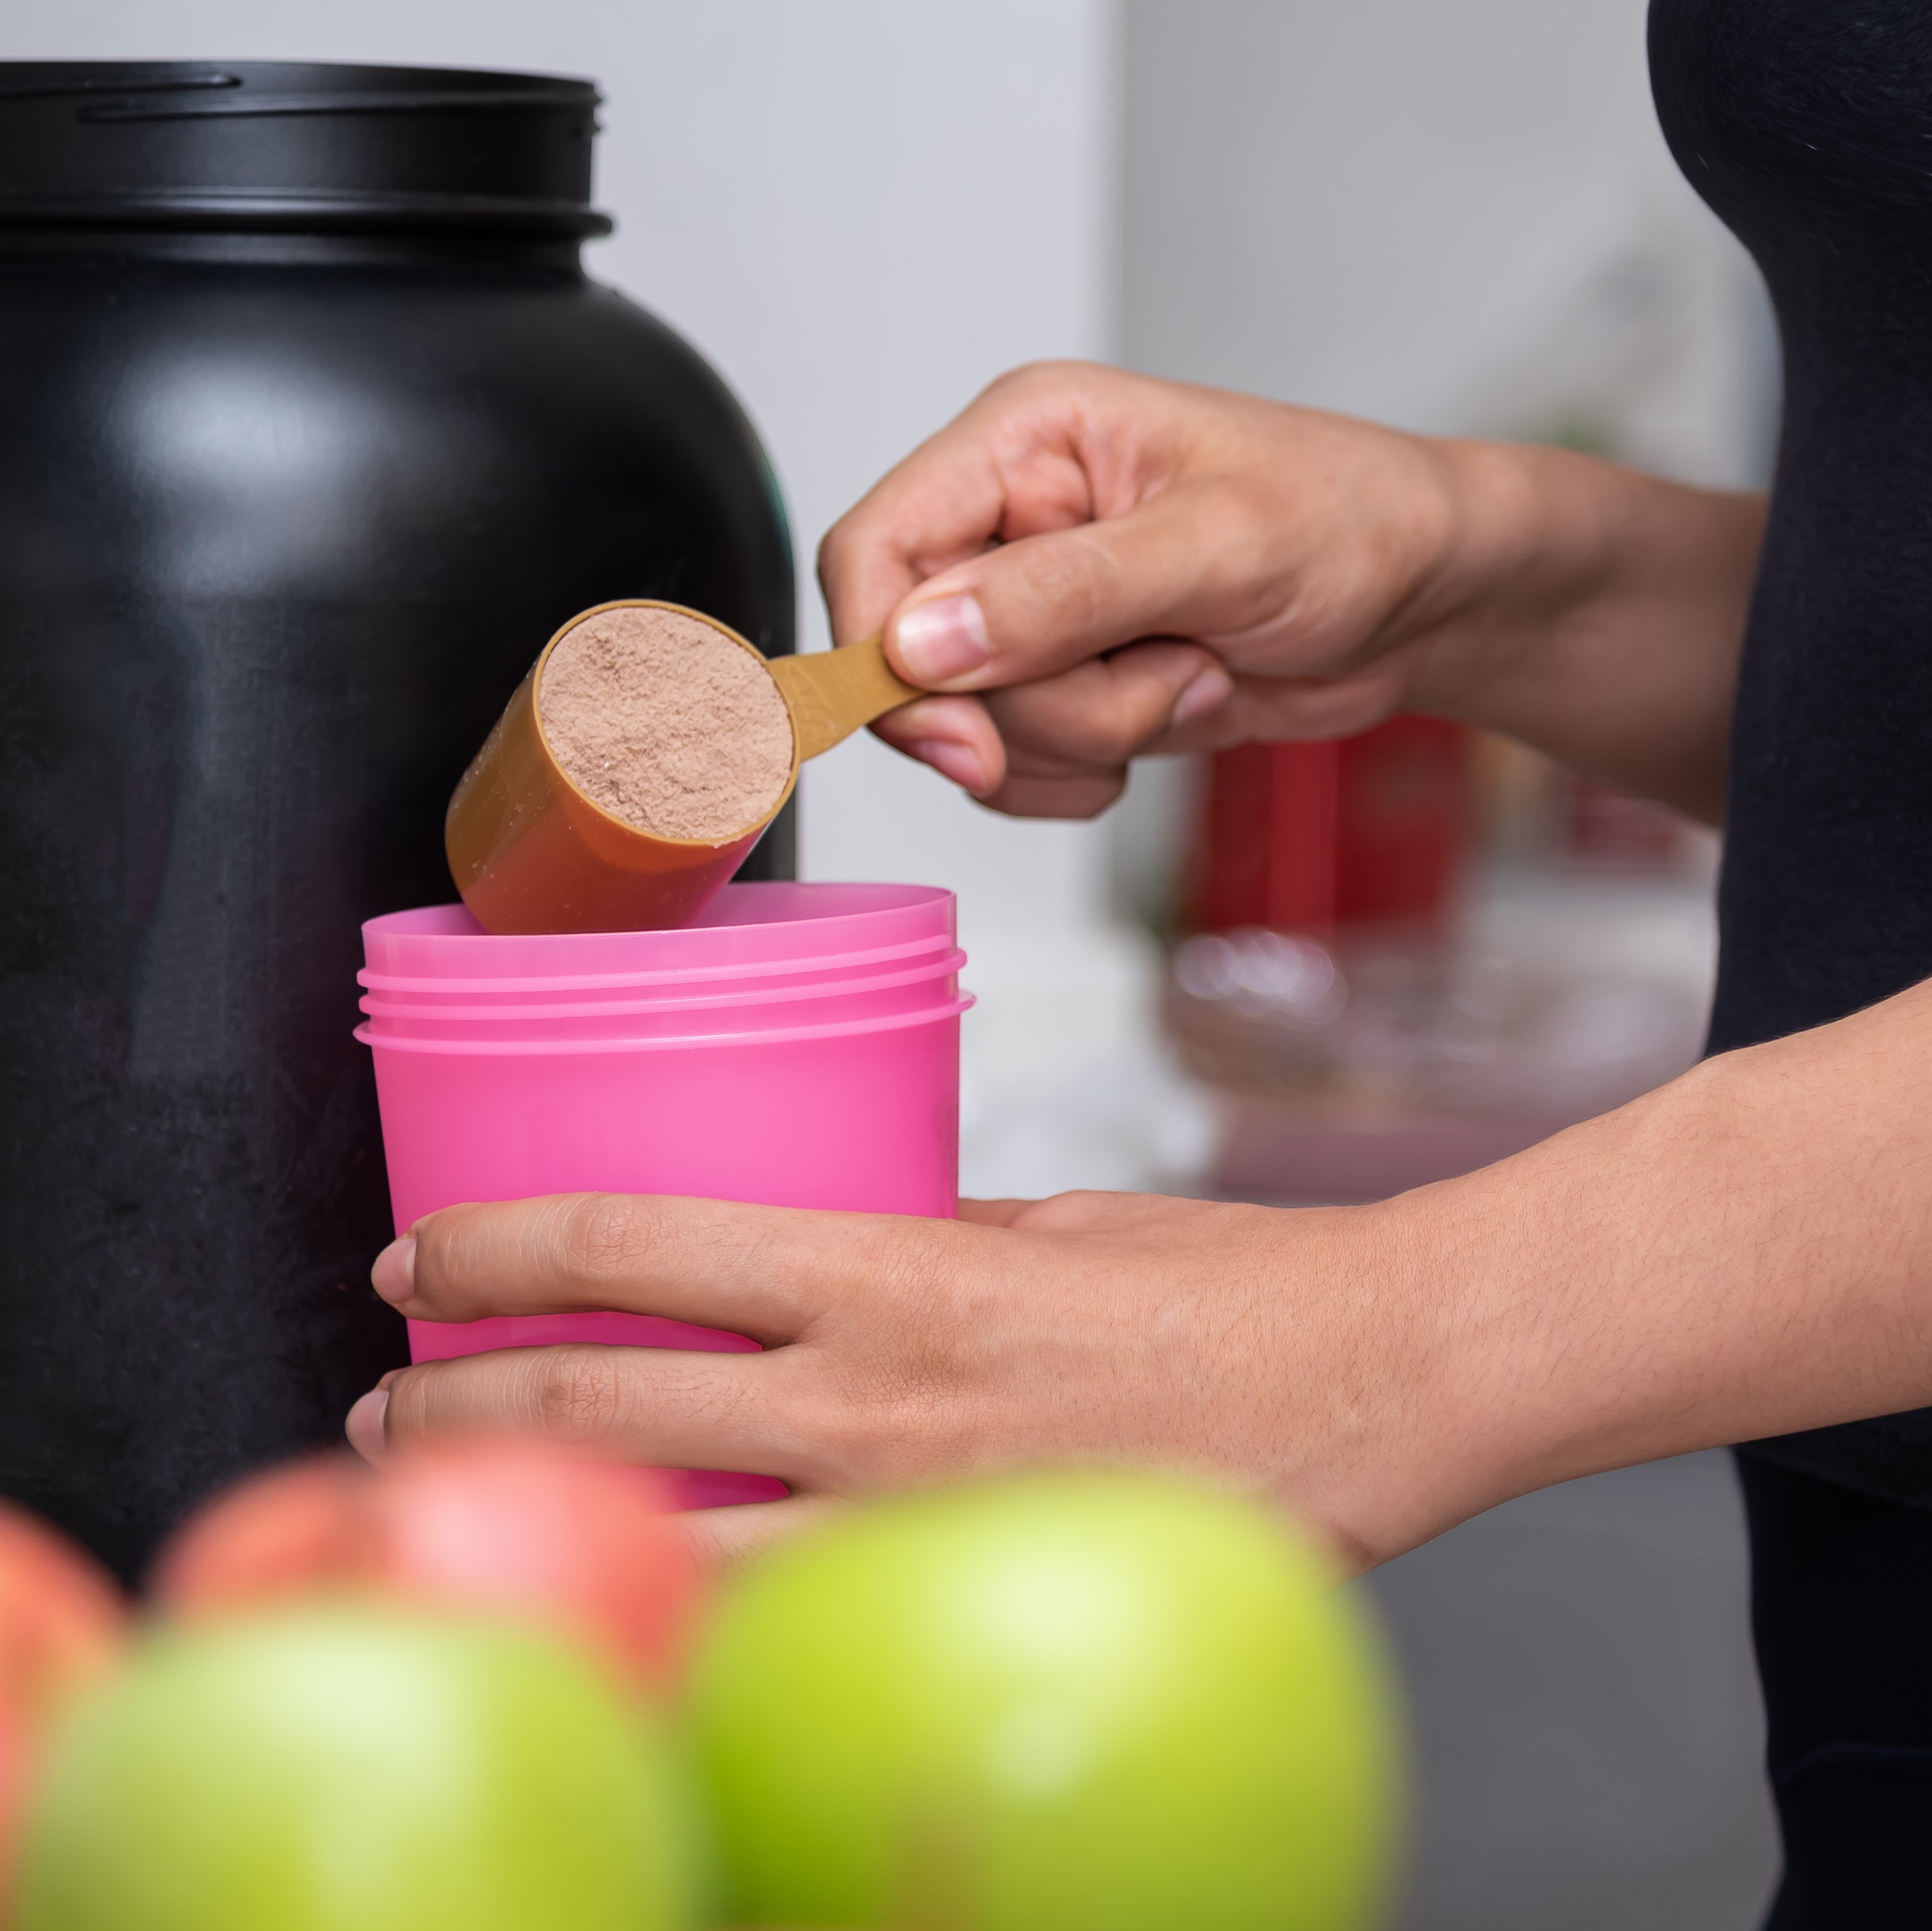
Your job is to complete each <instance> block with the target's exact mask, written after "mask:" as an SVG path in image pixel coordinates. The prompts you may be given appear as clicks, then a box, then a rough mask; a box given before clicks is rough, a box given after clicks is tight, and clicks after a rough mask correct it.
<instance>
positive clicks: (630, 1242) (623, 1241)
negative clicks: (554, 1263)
mask: <svg viewBox="0 0 1932 1931" xmlns="http://www.w3.org/2000/svg"><path fill="white" fill-rule="evenodd" d="M653 1231H654V1228H653V1216H652V1212H651V1210H650V1207H649V1204H648V1203H647V1202H646V1201H643V1200H641V1199H640V1198H637V1195H634V1194H614V1193H607V1194H583V1195H579V1196H578V1197H577V1198H576V1199H574V1200H573V1201H571V1202H570V1204H569V1205H568V1207H567V1208H566V1209H565V1212H564V1216H563V1222H562V1228H560V1230H559V1247H560V1249H561V1252H562V1260H563V1264H564V1266H565V1269H566V1270H567V1271H568V1273H569V1274H570V1276H571V1277H572V1278H573V1279H585V1280H590V1281H612V1280H621V1279H625V1277H627V1276H628V1275H630V1274H631V1273H633V1272H634V1271H635V1270H636V1269H637V1267H639V1266H640V1264H642V1263H643V1261H644V1260H645V1258H646V1255H648V1254H649V1250H650V1247H651V1244H652V1234H653Z"/></svg>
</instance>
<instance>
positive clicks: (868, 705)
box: [771, 636, 926, 758]
mask: <svg viewBox="0 0 1932 1931" xmlns="http://www.w3.org/2000/svg"><path fill="white" fill-rule="evenodd" d="M771 673H772V677H773V678H774V679H775V680H776V681H777V683H778V691H779V694H781V696H782V697H784V700H785V705H786V708H787V709H789V710H790V712H791V718H792V727H793V730H796V733H798V754H799V757H800V758H807V757H817V755H818V754H819V753H820V751H829V750H830V749H831V748H832V746H833V745H835V744H838V743H840V742H842V741H843V740H844V739H847V738H848V737H850V736H851V735H852V733H853V732H854V731H856V730H858V728H859V726H860V725H862V724H870V723H871V721H872V720H873V719H874V718H881V717H883V716H884V715H885V714H886V712H888V711H895V710H897V709H898V707H899V706H901V704H906V703H910V702H911V701H912V700H913V698H915V697H924V696H925V695H926V693H925V692H924V691H922V690H920V689H919V687H918V686H917V685H916V684H908V683H907V682H905V680H904V679H903V678H901V677H900V676H898V675H897V674H896V673H895V672H894V671H893V670H892V667H890V666H889V664H887V663H886V640H885V639H884V637H883V636H878V637H861V638H860V639H859V641H858V642H857V643H846V644H841V645H840V646H839V647H838V649H836V650H815V651H813V652H810V653H809V654H808V655H805V656H802V657H775V658H772V660H771Z"/></svg>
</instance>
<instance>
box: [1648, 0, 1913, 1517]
mask: <svg viewBox="0 0 1932 1931" xmlns="http://www.w3.org/2000/svg"><path fill="white" fill-rule="evenodd" d="M1650 59H1651V80H1652V87H1653V88H1654V89H1655V94H1656V97H1657V108H1658V116H1659V118H1660V119H1661V121H1662V122H1663V124H1664V133H1665V136H1666V137H1667V139H1669V141H1670V145H1671V149H1672V151H1673V153H1674V154H1676V157H1677V160H1678V162H1679V165H1680V166H1682V168H1683V169H1684V171H1685V173H1686V174H1687V175H1688V176H1689V177H1690V178H1691V182H1692V184H1694V186H1695V187H1696V188H1697V190H1698V192H1699V193H1700V194H1702V195H1703V197H1704V198H1705V199H1706V201H1708V202H1709V203H1710V204H1711V205H1712V207H1713V208H1715V209H1716V211H1718V214H1720V215H1721V217H1723V218H1724V220H1725V221H1726V222H1727V223H1729V224H1730V226H1731V227H1732V228H1733V229H1735V230H1736V232H1737V234H1738V235H1739V238H1741V239H1742V241H1744V243H1745V245H1746V246H1747V247H1748V248H1749V249H1750V250H1751V253H1752V254H1753V255H1754V256H1756V257H1757V262H1758V265H1759V267H1760V268H1762V269H1763V271H1764V276H1765V279H1766V282H1767V283H1769V286H1770V289H1771V294H1772V301H1773V303H1774V304H1775V307H1776V309H1777V311H1778V327H1779V331H1780V333H1781V336H1782V338H1783V341H1784V429H1783V433H1782V436H1781V441H1780V444H1779V448H1778V470H1777V477H1776V480H1775V484H1774V486H1773V489H1772V505H1771V520H1770V526H1769V529H1768V531H1767V532H1766V538H1765V547H1764V555H1763V560H1762V561H1761V562H1760V565H1759V569H1758V579H1757V589H1756V592H1755V595H1754V598H1753V601H1752V605H1751V622H1750V627H1749V629H1748V631H1747V633H1746V637H1745V654H1744V665H1743V670H1742V676H1741V677H1740V679H1739V686H1738V701H1737V711H1736V716H1735V718H1734V719H1733V725H1732V735H1731V775H1730V807H1729V811H1728V814H1727V823H1726V829H1725V844H1724V877H1723V882H1722V885H1721V888H1720V892H1719V899H1718V909H1719V918H1720V924H1721V932H1722V951H1721V962H1720V965H1719V970H1718V997H1717V1006H1716V1009H1715V1013H1714V1014H1713V1016H1712V1027H1711V1046H1712V1050H1713V1051H1722V1050H1724V1048H1728V1047H1732V1046H1742V1045H1750V1044H1751V1043H1753V1042H1756V1041H1758V1040H1761V1039H1775V1038H1777V1037H1778V1036H1780V1035H1781V1034H1783V1033H1791V1032H1795V1031H1796V1030H1799V1028H1800V1027H1806V1026H1815V1025H1818V1024H1821V1023H1823V1021H1826V1020H1831V1019H1837V1018H1842V1017H1843V1016H1844V1015H1846V1014H1847V1013H1849V1012H1855V1011H1857V1010H1858V1009H1859V1008H1860V1007H1861V1006H1867V1005H1869V1004H1870V1003H1872V1002H1873V1000H1879V999H1883V998H1885V997H1887V996H1888V994H1892V993H1894V992H1897V991H1902V990H1903V988H1905V987H1906V986H1909V985H1912V984H1913V983H1915V982H1916V981H1918V980H1919V979H1925V978H1927V977H1932V0H1652V7H1651V13H1650ZM1757 1450H1758V1452H1760V1453H1765V1454H1768V1455H1769V1456H1772V1457H1773V1458H1774V1459H1777V1460H1778V1461H1781V1462H1787V1463H1788V1464H1790V1465H1795V1466H1797V1467H1799V1468H1805V1469H1808V1470H1809V1471H1811V1472H1813V1473H1814V1474H1823V1475H1827V1476H1829V1477H1832V1478H1833V1479H1835V1480H1838V1481H1840V1482H1842V1483H1849V1485H1851V1486H1854V1487H1857V1488H1861V1489H1867V1490H1869V1491H1870V1492H1873V1493H1875V1494H1878V1495H1886V1496H1889V1497H1891V1498H1894V1499H1896V1500H1900V1501H1912V1502H1915V1503H1919V1504H1924V1505H1925V1506H1927V1507H1932V1410H1925V1409H1921V1410H1919V1411H1916V1412H1915V1413H1913V1414H1906V1415H1898V1416H1893V1417H1888V1418H1887V1419H1885V1420H1882V1421H1874V1422H1860V1423H1855V1424H1852V1426H1848V1427H1844V1428H1833V1429H1819V1430H1817V1431H1814V1432H1812V1433H1810V1434H1807V1435H1787V1436H1785V1437H1783V1438H1781V1439H1779V1440H1778V1441H1775V1442H1771V1443H1764V1444H1757Z"/></svg>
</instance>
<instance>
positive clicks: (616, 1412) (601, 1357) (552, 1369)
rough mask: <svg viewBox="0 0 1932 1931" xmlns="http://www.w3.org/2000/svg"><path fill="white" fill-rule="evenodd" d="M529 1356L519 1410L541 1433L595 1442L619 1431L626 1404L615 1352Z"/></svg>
mask: <svg viewBox="0 0 1932 1931" xmlns="http://www.w3.org/2000/svg"><path fill="white" fill-rule="evenodd" d="M528 1354H529V1357H530V1358H529V1361H528V1362H527V1363H526V1364H525V1365H524V1372H525V1374H526V1376H527V1378H528V1387H527V1390H526V1402H525V1403H524V1404H523V1405H524V1406H525V1407H526V1408H527V1410H528V1411H529V1417H530V1419H531V1420H532V1422H534V1423H535V1425H536V1426H537V1427H538V1429H540V1430H541V1432H543V1433H544V1434H546V1435H558V1436H561V1437H562V1438H565V1439H566V1440H569V1441H593V1440H595V1439H597V1438H600V1437H602V1436H604V1435H610V1434H612V1433H613V1432H616V1431H618V1430H619V1429H621V1427H622V1424H623V1422H624V1420H625V1415H626V1413H627V1412H628V1401H627V1399H626V1396H625V1384H624V1376H623V1373H622V1360H621V1358H620V1354H619V1351H617V1350H616V1349H612V1348H592V1347H588V1346H584V1347H562V1348H531V1349H529V1351H528Z"/></svg>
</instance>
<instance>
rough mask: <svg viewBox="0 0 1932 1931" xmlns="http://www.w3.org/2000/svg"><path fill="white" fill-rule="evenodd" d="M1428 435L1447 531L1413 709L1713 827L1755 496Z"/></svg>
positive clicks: (1757, 523)
mask: <svg viewBox="0 0 1932 1931" xmlns="http://www.w3.org/2000/svg"><path fill="white" fill-rule="evenodd" d="M1436 447H1437V448H1438V449H1439V451H1440V452H1441V454H1442V460H1444V462H1445V463H1446V464H1447V465H1448V467H1449V469H1450V471H1451V475H1452V476H1453V477H1454V490H1453V499H1454V502H1455V503H1456V505H1457V527H1456V530H1455V535H1454V542H1453V544H1452V545H1451V550H1450V554H1451V558H1452V559H1453V561H1452V562H1451V565H1450V569H1449V576H1450V585H1449V587H1448V590H1447V592H1446V594H1445V596H1444V604H1445V609H1446V614H1445V617H1444V619H1443V620H1442V622H1440V623H1439V625H1438V626H1437V627H1436V628H1435V629H1434V631H1433V632H1432V633H1431V634H1430V636H1429V637H1428V639H1427V641H1426V643H1424V646H1423V647H1422V650H1421V655H1420V660H1419V662H1418V670H1417V675H1416V679H1415V687H1414V688H1415V695H1416V697H1417V698H1418V700H1419V703H1420V704H1421V707H1423V708H1425V709H1430V710H1433V711H1436V712H1440V713H1442V714H1444V715H1451V716H1456V717H1460V718H1464V719H1466V721H1469V722H1470V723H1472V724H1478V725H1481V727H1484V729H1486V730H1494V731H1498V732H1500V733H1503V734H1504V735H1505V736H1511V737H1514V738H1517V739H1521V740H1523V742H1526V743H1529V744H1531V745H1535V746H1536V748H1538V749H1539V750H1541V751H1545V752H1547V754H1549V755H1550V756H1551V757H1554V758H1555V759H1556V760H1558V761H1559V763H1562V764H1565V765H1566V766H1569V767H1570V768H1571V769H1574V770H1577V771H1579V772H1583V773H1584V774H1585V775H1589V776H1591V777H1594V778H1599V779H1601V780H1602V781H1604V782H1605V783H1607V784H1613V785H1615V786H1616V787H1618V788H1619V789H1620V790H1626V791H1630V792H1633V793H1636V794H1637V795H1638V796H1643V797H1649V798H1655V799H1661V801H1662V802H1665V803H1667V804H1669V805H1674V806H1676V808H1678V809H1679V810H1680V811H1685V812H1688V813H1689V814H1691V816H1693V817H1697V818H1700V819H1703V820H1705V821H1706V822H1707V823H1713V824H1715V823H1719V822H1721V817H1722V813H1723V807H1724V768H1725V748H1726V742H1727V737H1728V735H1729V731H1730V715H1731V707H1732V703H1733V696H1734V694H1735V691H1736V681H1737V664H1738V655H1739V646H1740V645H1741V643H1742V637H1743V633H1744V624H1745V610H1746V607H1747V604H1748V601H1749V598H1750V594H1751V580H1752V577H1753V574H1754V571H1755V569H1756V567H1757V554H1758V550H1759V547H1760V542H1761V541H1762V537H1763V523H1764V502H1763V498H1762V497H1760V496H1748V495H1740V494H1734V493H1727V492H1722V491H1717V490H1695V489H1690V488H1687V487H1684V486H1682V485H1681V484H1674V483H1669V482H1665V481H1662V480H1661V479H1660V478H1656V477H1653V476H1646V475H1642V474H1640V473H1639V472H1636V471H1634V470H1630V469H1623V468H1622V467H1620V466H1617V465H1616V464H1613V463H1604V462H1601V461H1597V460H1593V459H1591V458H1589V457H1580V456H1576V455H1573V454H1569V453H1568V452H1567V451H1561V450H1553V449H1538V448H1520V447H1517V446H1515V445H1502V444H1494V443H1478V442H1460V443H1454V442H1452V443H1447V444H1440V445H1436Z"/></svg>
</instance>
